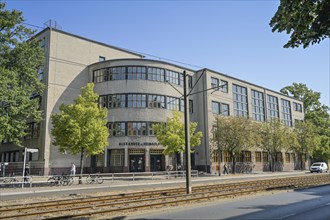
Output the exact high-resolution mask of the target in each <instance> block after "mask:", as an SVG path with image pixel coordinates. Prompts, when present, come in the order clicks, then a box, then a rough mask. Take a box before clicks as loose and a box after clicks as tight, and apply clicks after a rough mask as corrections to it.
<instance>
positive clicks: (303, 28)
mask: <svg viewBox="0 0 330 220" xmlns="http://www.w3.org/2000/svg"><path fill="white" fill-rule="evenodd" d="M329 11H330V1H329V0H281V2H280V5H279V7H278V9H277V11H276V13H275V15H274V16H273V18H272V19H271V21H270V24H269V25H270V26H271V27H272V31H273V32H275V31H277V32H283V31H285V32H286V33H287V34H290V33H291V36H290V40H289V41H288V42H287V43H286V44H285V45H284V47H285V48H288V47H293V48H294V47H299V46H300V45H303V47H304V48H306V47H308V46H309V45H310V44H315V43H319V42H320V41H321V40H323V39H325V38H328V37H329V36H330V13H329Z"/></svg>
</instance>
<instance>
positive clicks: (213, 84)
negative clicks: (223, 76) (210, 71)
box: [211, 77, 219, 90]
mask: <svg viewBox="0 0 330 220" xmlns="http://www.w3.org/2000/svg"><path fill="white" fill-rule="evenodd" d="M218 87H219V79H217V78H213V77H211V88H216V90H219V88H218Z"/></svg>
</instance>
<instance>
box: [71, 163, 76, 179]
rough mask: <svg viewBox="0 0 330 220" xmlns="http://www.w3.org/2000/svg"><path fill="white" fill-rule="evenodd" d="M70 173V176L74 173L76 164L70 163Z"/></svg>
mask: <svg viewBox="0 0 330 220" xmlns="http://www.w3.org/2000/svg"><path fill="white" fill-rule="evenodd" d="M70 174H71V176H75V175H76V165H74V163H72V165H71V170H70Z"/></svg>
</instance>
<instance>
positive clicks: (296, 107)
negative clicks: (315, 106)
mask: <svg viewBox="0 0 330 220" xmlns="http://www.w3.org/2000/svg"><path fill="white" fill-rule="evenodd" d="M293 110H294V111H297V112H302V105H301V104H299V103H296V102H293Z"/></svg>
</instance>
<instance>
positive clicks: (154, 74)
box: [148, 67, 165, 82]
mask: <svg viewBox="0 0 330 220" xmlns="http://www.w3.org/2000/svg"><path fill="white" fill-rule="evenodd" d="M148 80H153V81H161V82H164V81H165V70H164V69H161V68H156V67H149V68H148Z"/></svg>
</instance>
